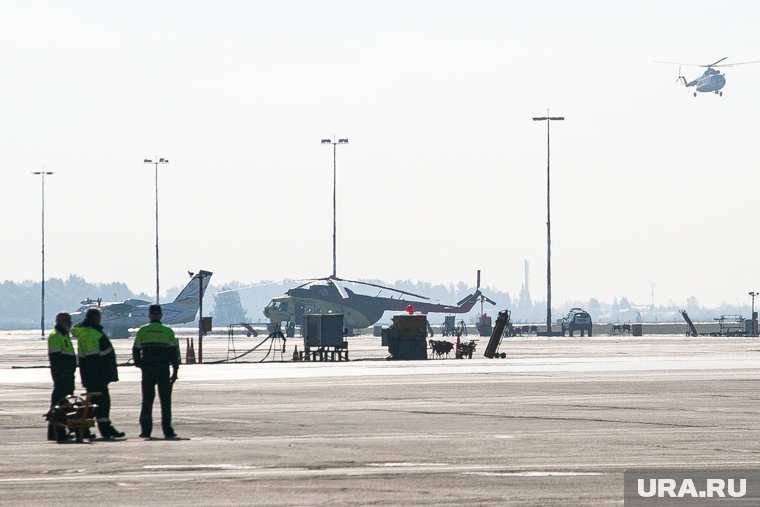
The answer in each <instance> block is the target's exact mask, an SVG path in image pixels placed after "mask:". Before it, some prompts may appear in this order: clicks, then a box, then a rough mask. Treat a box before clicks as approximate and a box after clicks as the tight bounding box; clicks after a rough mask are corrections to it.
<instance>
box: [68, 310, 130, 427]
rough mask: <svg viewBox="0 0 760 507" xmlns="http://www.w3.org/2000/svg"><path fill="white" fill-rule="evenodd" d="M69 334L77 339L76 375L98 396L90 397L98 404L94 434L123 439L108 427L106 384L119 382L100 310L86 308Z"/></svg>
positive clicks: (109, 415)
mask: <svg viewBox="0 0 760 507" xmlns="http://www.w3.org/2000/svg"><path fill="white" fill-rule="evenodd" d="M71 333H72V334H73V335H74V336H75V337H76V339H77V352H78V354H79V374H80V376H81V377H82V385H84V387H85V389H87V392H90V393H95V392H97V393H100V395H98V396H93V397H92V402H93V403H95V404H97V405H98V408H97V423H98V431H99V432H100V435H101V436H102V437H103V438H123V437H124V433H123V432H121V431H118V430H117V429H116V428H114V427H113V425H112V424H111V394H110V393H109V392H108V384H110V383H111V382H118V381H119V372H118V370H117V368H116V352H114V350H113V346H112V345H111V341H110V340H109V339H108V337H107V336H106V335H105V333H103V327H102V326H101V325H100V310H98V309H97V308H90V309H88V310H87V313H85V315H84V320H83V321H82V322H80V323H79V324H77V325H76V326H74V328H73V329H72V330H71Z"/></svg>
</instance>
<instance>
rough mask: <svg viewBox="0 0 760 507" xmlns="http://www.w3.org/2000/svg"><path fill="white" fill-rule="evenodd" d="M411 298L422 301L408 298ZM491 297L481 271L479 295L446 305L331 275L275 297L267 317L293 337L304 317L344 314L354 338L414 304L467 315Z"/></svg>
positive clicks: (421, 309)
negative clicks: (369, 291) (366, 290)
mask: <svg viewBox="0 0 760 507" xmlns="http://www.w3.org/2000/svg"><path fill="white" fill-rule="evenodd" d="M341 282H344V283H351V284H357V285H364V286H368V287H375V288H379V289H381V292H382V291H383V290H385V291H390V292H394V293H396V294H398V295H399V296H398V297H392V296H391V297H384V296H380V295H379V293H378V295H377V296H367V295H363V294H357V293H355V292H354V291H352V290H351V289H349V288H346V287H343V285H341ZM403 296H410V297H413V298H417V299H420V300H422V301H413V300H411V299H404V297H403ZM483 299H485V300H486V301H488V302H491V300H489V299H488V298H484V297H482V293H481V292H480V270H478V280H477V287H476V288H475V292H473V293H472V294H470V295H468V296H466V297H465V298H464V299H462V300H461V301H459V302H458V303H457V304H456V305H444V304H440V303H433V302H430V298H428V297H426V296H421V295H419V294H414V293H411V292H406V291H403V290H399V289H394V288H392V287H386V286H384V285H378V284H375V283H369V282H361V281H356V280H347V279H344V278H338V277H337V276H335V275H331V276H328V277H324V278H316V279H311V280H309V281H307V282H306V283H304V284H302V285H299V286H298V287H294V288H292V289H289V290H288V291H287V292H286V293H285V295H283V296H278V297H275V298H273V299H272V300H271V301H270V302H269V304H268V305H267V306H266V307H265V308H264V316H266V317H267V318H268V319H269V320H270V322H271V324H272V325H274V327H276V328H278V329H279V328H280V327H281V326H282V323H283V322H284V323H285V324H286V327H285V328H286V331H287V333H288V335H290V336H292V335H293V333H294V332H295V327H296V325H301V323H302V322H303V318H304V315H308V314H310V313H314V314H319V313H341V314H343V325H344V327H345V330H346V333H347V334H348V335H351V334H352V333H353V330H355V329H361V328H366V327H370V326H372V325H373V324H375V323H376V322H377V321H378V320H380V318H381V317H382V316H383V313H384V312H386V311H405V310H407V309H408V307H409V306H410V305H411V306H412V308H413V309H414V311H416V312H420V313H425V314H427V313H467V312H469V311H470V310H471V309H472V307H473V306H475V303H477V302H478V301H482V300H483Z"/></svg>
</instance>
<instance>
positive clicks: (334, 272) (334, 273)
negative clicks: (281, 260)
mask: <svg viewBox="0 0 760 507" xmlns="http://www.w3.org/2000/svg"><path fill="white" fill-rule="evenodd" d="M322 144H332V145H333V252H332V254H333V270H332V278H337V276H338V275H337V269H336V264H337V257H336V253H335V252H336V239H337V234H336V218H335V217H336V204H337V201H336V183H337V176H336V175H337V165H336V159H337V151H338V145H339V144H348V139H346V138H342V139H338V140H337V141H335V139H334V138H333V139H322Z"/></svg>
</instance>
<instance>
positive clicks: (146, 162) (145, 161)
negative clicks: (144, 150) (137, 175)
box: [143, 158, 153, 164]
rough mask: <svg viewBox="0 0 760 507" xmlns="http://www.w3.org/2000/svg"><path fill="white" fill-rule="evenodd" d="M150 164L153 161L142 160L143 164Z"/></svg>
mask: <svg viewBox="0 0 760 507" xmlns="http://www.w3.org/2000/svg"><path fill="white" fill-rule="evenodd" d="M152 163H153V161H152V160H151V159H149V158H146V159H145V160H143V164H152Z"/></svg>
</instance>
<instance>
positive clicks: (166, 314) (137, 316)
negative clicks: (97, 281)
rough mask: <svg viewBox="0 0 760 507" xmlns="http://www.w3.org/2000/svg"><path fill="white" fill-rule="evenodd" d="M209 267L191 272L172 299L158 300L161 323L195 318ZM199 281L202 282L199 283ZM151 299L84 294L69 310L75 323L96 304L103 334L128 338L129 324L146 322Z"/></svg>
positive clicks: (173, 322) (207, 280) (186, 320)
mask: <svg viewBox="0 0 760 507" xmlns="http://www.w3.org/2000/svg"><path fill="white" fill-rule="evenodd" d="M212 274H213V273H211V272H210V271H204V270H200V271H198V273H192V274H191V276H192V278H191V279H190V282H189V283H188V284H187V285H186V286H185V288H184V289H182V291H181V292H180V293H179V295H178V296H177V297H176V298H174V301H172V302H171V303H161V311H162V313H163V318H162V319H161V322H162V323H164V324H168V325H170V324H185V323H187V322H192V321H193V320H195V315H196V314H197V313H198V307H199V306H200V298H201V297H203V293H204V292H206V288H207V287H208V284H209V280H210V278H211V275H212ZM201 284H202V285H201ZM152 304H153V303H152V302H151V301H144V300H142V299H134V298H133V299H127V300H126V301H122V302H104V301H101V299H100V298H98V299H91V298H87V299H85V300H84V301H82V306H81V307H79V308H78V309H77V310H76V311H75V312H71V320H72V322H73V323H74V324H77V323H79V322H81V321H82V319H84V315H85V313H86V312H87V310H88V309H90V308H99V309H100V312H101V316H102V317H101V325H102V326H103V328H104V331H105V333H106V335H108V336H109V337H110V338H129V328H135V327H140V326H142V325H143V324H147V323H148V308H150V305H152Z"/></svg>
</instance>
